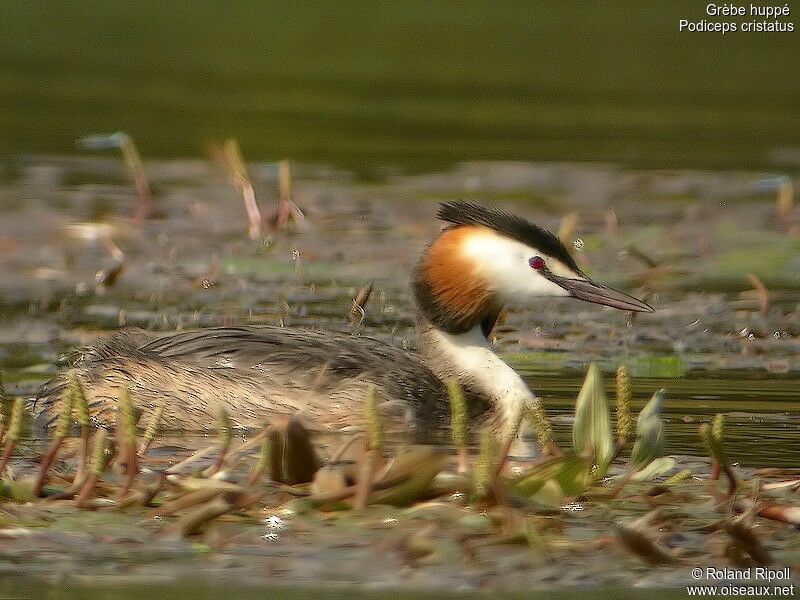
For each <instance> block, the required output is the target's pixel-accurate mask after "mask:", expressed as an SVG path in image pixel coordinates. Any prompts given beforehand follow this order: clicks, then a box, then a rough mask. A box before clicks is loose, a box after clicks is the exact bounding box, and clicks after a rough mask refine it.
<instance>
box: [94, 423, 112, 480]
mask: <svg viewBox="0 0 800 600" xmlns="http://www.w3.org/2000/svg"><path fill="white" fill-rule="evenodd" d="M107 440H108V432H106V430H105V429H103V428H102V427H99V428H98V429H97V433H95V434H94V448H93V449H92V473H93V474H94V476H95V477H100V476H101V475H102V474H103V471H105V470H106V461H107V457H106V442H107Z"/></svg>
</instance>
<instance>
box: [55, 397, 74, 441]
mask: <svg viewBox="0 0 800 600" xmlns="http://www.w3.org/2000/svg"><path fill="white" fill-rule="evenodd" d="M74 400H75V394H74V393H73V392H72V390H71V389H69V388H68V389H67V390H66V391H65V392H64V393H63V394H62V395H61V414H60V415H59V416H58V423H57V424H56V430H55V432H54V434H53V435H54V437H55V438H56V439H64V438H65V437H67V434H68V433H69V426H70V423H71V421H72V405H73V403H74Z"/></svg>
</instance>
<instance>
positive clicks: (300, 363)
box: [37, 202, 653, 437]
mask: <svg viewBox="0 0 800 600" xmlns="http://www.w3.org/2000/svg"><path fill="white" fill-rule="evenodd" d="M438 217H439V218H440V219H442V220H443V221H445V222H447V223H448V224H449V225H448V226H447V227H446V228H445V229H444V230H442V232H441V233H439V235H437V236H436V238H435V239H434V240H433V241H432V242H431V244H430V245H429V246H428V247H427V249H426V250H425V252H424V253H423V255H422V257H421V259H420V261H419V263H418V265H417V267H416V269H415V271H414V278H413V290H414V296H415V299H416V303H417V308H418V326H419V341H418V348H419V350H418V351H417V352H416V353H413V352H408V351H405V350H402V349H400V348H396V347H393V346H391V345H389V344H386V343H384V342H381V341H378V340H375V339H372V338H370V337H366V336H364V337H353V336H351V335H347V334H343V333H332V332H318V331H310V330H306V329H291V328H283V327H215V328H210V329H203V330H195V331H181V332H177V333H169V334H151V333H147V332H144V331H141V330H133V329H131V330H123V331H121V332H119V333H117V334H116V335H113V336H112V337H110V338H109V339H108V340H106V341H105V342H102V343H100V344H98V345H97V346H95V347H92V348H89V349H86V350H85V351H84V352H83V354H82V356H81V357H80V358H79V360H78V361H77V363H76V364H75V366H74V369H73V372H75V373H76V374H77V376H78V378H79V379H80V381H81V382H82V383H83V386H84V388H85V390H86V395H87V398H88V400H89V403H90V410H91V413H92V415H93V417H94V419H95V421H96V422H97V423H98V424H104V423H107V422H109V421H111V420H112V419H113V418H114V413H115V407H116V402H117V398H118V397H119V392H120V388H121V387H123V386H127V387H128V388H129V390H130V393H131V396H132V397H133V398H134V400H135V402H136V405H137V407H138V408H139V409H141V411H142V413H144V415H145V418H147V414H148V413H151V412H152V411H153V410H154V409H155V408H156V407H157V406H159V405H160V404H163V405H164V406H165V410H164V415H165V418H164V426H165V427H166V428H169V429H180V430H194V431H199V430H204V429H207V428H209V427H212V426H214V423H215V415H216V414H217V413H218V410H219V407H220V405H224V406H225V407H226V408H227V410H228V412H229V414H230V417H231V420H232V422H233V423H234V425H236V426H238V427H243V428H256V427H262V426H263V425H264V424H265V423H267V422H269V420H270V419H271V418H273V417H276V416H277V415H289V414H299V415H301V417H302V418H303V419H304V420H305V422H306V423H307V424H308V425H309V426H310V427H311V428H312V429H316V430H321V431H336V430H344V429H350V428H353V427H356V428H357V427H359V426H360V425H361V424H363V413H364V410H363V402H364V399H365V397H366V395H367V391H368V389H369V388H371V387H374V389H375V390H376V391H377V394H378V398H379V399H380V407H381V410H382V412H383V413H384V414H385V416H386V417H400V418H401V423H402V424H403V427H405V428H407V429H409V430H411V431H413V432H415V433H416V434H417V437H422V436H428V435H430V434H431V433H432V432H433V431H434V430H436V429H437V428H439V427H440V426H442V425H446V424H447V423H448V422H449V418H450V407H449V400H448V396H447V391H446V386H445V383H444V381H445V380H446V379H448V378H451V377H454V378H456V379H457V380H458V381H459V382H460V383H461V386H462V388H463V389H464V393H465V396H466V399H467V403H468V406H469V412H470V417H471V418H472V419H473V420H481V419H485V420H487V421H490V422H492V423H493V424H494V426H499V427H500V428H503V427H507V426H508V424H509V423H510V421H511V416H512V415H514V414H515V413H516V410H517V409H518V407H519V406H520V405H521V404H522V403H526V402H529V401H531V400H533V398H534V396H533V394H532V393H531V391H530V390H529V389H528V386H527V385H526V384H525V383H524V382H523V380H522V379H521V378H520V376H519V375H517V373H516V372H515V371H514V370H513V369H512V368H511V367H509V366H508V365H507V364H506V363H505V362H503V361H502V360H501V359H500V358H499V357H498V356H497V355H496V354H495V353H494V352H493V351H492V349H491V346H490V344H489V342H488V341H487V337H486V336H487V335H488V334H489V332H490V331H491V329H492V327H493V326H494V324H495V321H496V320H497V318H498V315H499V313H500V311H501V309H502V308H503V306H504V305H506V304H517V305H519V304H526V303H528V302H530V301H531V300H533V299H535V298H537V297H542V296H554V297H558V296H564V297H572V298H578V299H581V300H586V301H588V302H594V303H597V304H603V305H606V306H611V307H614V308H619V309H622V310H628V311H643V312H652V310H653V309H652V308H651V307H650V306H648V305H647V304H645V303H644V302H642V301H640V300H637V299H636V298H634V297H632V296H629V295H627V294H624V293H622V292H619V291H616V290H613V289H611V288H608V287H605V286H602V285H599V284H597V283H594V282H593V281H591V280H590V279H588V278H587V277H586V276H585V275H584V274H583V273H582V272H581V271H580V269H579V268H578V266H577V264H575V260H574V259H573V258H572V256H570V253H569V252H568V251H567V249H566V248H565V247H564V245H563V244H562V243H561V242H560V241H559V240H558V238H557V237H556V236H554V235H553V234H552V233H550V232H549V231H546V230H544V229H542V228H540V227H537V226H536V225H533V224H532V223H529V222H528V221H526V220H524V219H522V218H520V217H517V216H514V215H511V214H508V213H506V212H503V211H500V210H497V209H494V208H486V207H482V206H478V205H475V204H469V203H464V202H452V203H446V204H443V205H441V207H440V208H439V212H438ZM65 379H66V378H65V375H64V374H63V373H62V374H60V375H59V376H57V377H56V378H55V379H53V381H51V382H50V383H49V384H47V385H46V386H44V388H43V389H42V392H40V395H39V400H40V401H39V402H38V403H37V404H38V405H39V406H38V407H37V412H38V413H39V415H40V417H41V420H42V421H43V422H44V424H45V425H47V424H48V423H52V422H53V420H54V418H55V416H56V415H57V414H58V411H59V406H58V404H59V403H58V402H56V401H55V399H56V398H57V397H58V395H59V393H60V390H61V389H63V387H64V385H65ZM144 422H146V421H144ZM420 434H421V435H420Z"/></svg>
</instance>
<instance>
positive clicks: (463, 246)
mask: <svg viewBox="0 0 800 600" xmlns="http://www.w3.org/2000/svg"><path fill="white" fill-rule="evenodd" d="M438 216H439V218H440V219H442V220H443V221H446V222H448V223H450V226H449V227H447V228H446V229H444V230H443V231H442V232H441V233H440V234H439V235H438V236H437V237H436V239H434V241H433V242H432V243H431V245H430V246H429V247H428V249H427V251H426V252H425V254H424V255H423V257H422V259H421V260H420V262H419V264H418V266H417V270H416V273H415V279H414V291H415V294H416V298H417V302H418V303H419V306H420V309H421V310H422V313H423V314H424V315H425V317H426V318H427V319H428V320H429V321H430V322H431V323H432V324H433V325H435V326H436V327H438V328H439V329H442V330H443V331H446V332H447V333H452V334H459V333H465V332H467V331H469V330H471V329H473V328H474V327H476V326H477V325H481V326H482V327H483V330H484V333H488V330H490V329H491V327H492V326H493V324H494V322H495V320H496V318H497V315H498V313H499V312H500V310H501V309H502V307H503V306H504V305H505V304H516V305H524V304H526V303H527V302H529V301H530V300H531V299H533V298H537V297H546V296H553V297H559V296H561V297H571V298H578V299H580V300H585V301H587V302H594V303H596V304H602V305H604V306H611V307H614V308H618V309H621V310H630V311H638V312H652V311H653V309H652V308H651V307H650V306H649V305H647V304H645V303H644V302H642V301H641V300H638V299H636V298H634V297H633V296H629V295H628V294H625V293H623V292H620V291H617V290H614V289H612V288H609V287H606V286H603V285H600V284H597V283H595V282H593V281H592V280H591V279H589V278H588V277H587V276H586V275H584V274H583V273H582V272H581V270H580V269H579V268H578V265H577V264H576V263H575V260H574V259H573V258H572V256H571V255H570V253H569V251H568V250H567V248H566V247H565V246H564V244H562V243H561V241H560V240H559V239H558V238H557V237H556V236H554V235H553V234H552V233H550V232H549V231H547V230H545V229H542V228H541V227H537V226H536V225H534V224H533V223H530V222H528V221H526V220H525V219H522V218H521V217H518V216H515V215H512V214H509V213H506V212H503V211H501V210H497V209H494V208H487V207H483V206H478V205H476V204H470V203H466V202H449V203H446V204H442V206H441V207H440V208H439V213H438Z"/></svg>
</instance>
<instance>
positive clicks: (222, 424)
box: [217, 406, 233, 448]
mask: <svg viewBox="0 0 800 600" xmlns="http://www.w3.org/2000/svg"><path fill="white" fill-rule="evenodd" d="M217 424H218V425H217V427H218V429H217V435H218V437H219V443H220V445H221V446H223V447H226V448H227V446H228V445H229V444H230V443H231V438H232V437H233V433H232V432H231V418H230V416H228V411H227V410H225V407H224V406H220V407H219V416H218V419H217Z"/></svg>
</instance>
